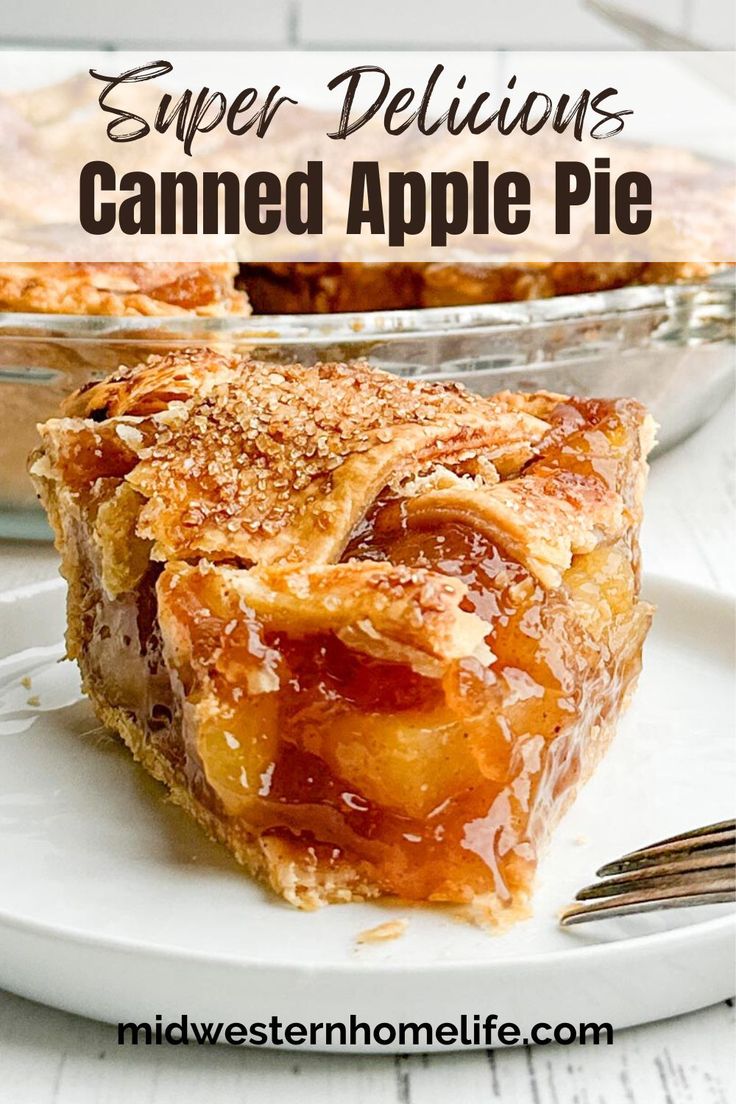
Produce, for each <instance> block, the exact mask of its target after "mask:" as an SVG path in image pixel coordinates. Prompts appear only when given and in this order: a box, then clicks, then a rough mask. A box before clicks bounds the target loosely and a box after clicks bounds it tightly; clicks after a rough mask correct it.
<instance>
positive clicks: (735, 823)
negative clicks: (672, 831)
mask: <svg viewBox="0 0 736 1104" xmlns="http://www.w3.org/2000/svg"><path fill="white" fill-rule="evenodd" d="M716 832H736V820H719V821H718V823H717V824H706V825H705V826H704V827H703V828H691V829H690V831H689V832H680V834H679V835H677V836H668V837H667V839H663V840H657V842H656V843H651V844H650V845H649V846H650V847H659V846H660V845H661V844H663V843H677V842H678V840H689V839H694V838H695V837H696V836H710V835H713V834H715V833H716Z"/></svg>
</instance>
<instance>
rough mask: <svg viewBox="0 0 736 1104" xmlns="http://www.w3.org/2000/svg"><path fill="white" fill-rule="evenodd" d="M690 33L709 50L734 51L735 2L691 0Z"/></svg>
mask: <svg viewBox="0 0 736 1104" xmlns="http://www.w3.org/2000/svg"><path fill="white" fill-rule="evenodd" d="M690 33H691V34H692V36H693V38H694V39H695V40H696V41H697V42H699V43H700V44H701V45H703V46H705V47H706V48H707V49H709V50H733V49H736V0H693V2H692V9H691V12H690Z"/></svg>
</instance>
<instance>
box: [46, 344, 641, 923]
mask: <svg viewBox="0 0 736 1104" xmlns="http://www.w3.org/2000/svg"><path fill="white" fill-rule="evenodd" d="M65 413H66V415H67V416H66V417H61V418H58V419H54V420H52V421H50V422H47V423H46V424H45V425H44V426H42V427H41V437H42V441H43V444H42V447H41V449H40V450H39V451H38V452H37V453H36V454H35V455H34V457H33V458H32V464H31V470H32V474H33V477H34V479H35V481H36V484H37V487H38V490H39V492H40V494H41V497H42V499H43V501H44V503H45V506H46V509H47V511H48V513H49V517H50V518H51V521H52V523H53V525H54V528H55V531H56V539H57V544H58V547H59V549H60V551H61V554H62V557H63V573H64V575H65V577H66V579H67V581H68V584H69V597H68V613H69V628H68V636H67V645H68V653H69V655H70V656H71V657H73V658H74V659H76V660H77V661H78V663H79V665H80V668H81V671H82V676H83V680H84V686H85V689H86V692H87V693H88V694H89V696H90V698H91V700H92V702H93V704H94V706H95V709H96V710H97V713H98V715H99V717H100V718H101V720H102V721H104V722H105V723H106V724H108V725H109V726H111V727H112V728H113V729H115V730H116V732H118V733H119V734H120V736H121V737H122V738H123V740H124V741H125V742H126V744H127V745H128V746H129V748H130V749H131V751H132V752H133V755H134V756H135V757H136V758H137V759H138V760H139V761H140V762H141V763H142V764H143V765H144V767H145V768H146V769H147V770H148V771H150V773H151V774H153V775H154V776H155V777H156V778H158V779H160V780H161V781H162V782H164V783H165V785H166V786H167V787H168V788H169V790H170V792H171V795H172V796H173V798H174V800H175V801H177V802H178V803H179V804H181V805H182V806H184V808H185V809H187V810H188V811H189V812H190V813H191V815H192V816H193V817H194V818H195V819H196V820H197V821H198V822H199V823H200V824H201V825H202V826H203V827H204V828H205V830H206V831H207V832H209V834H210V835H211V836H213V837H214V838H215V839H218V840H220V841H222V842H223V843H224V844H225V845H226V846H227V847H228V848H229V849H230V850H231V851H232V852H233V854H234V855H235V856H236V857H237V858H238V859H239V860H240V861H241V862H242V863H243V864H244V865H245V866H246V867H247V868H248V869H249V870H250V871H251V872H252V873H253V874H255V875H257V876H258V877H260V878H261V879H263V880H264V881H265V882H267V883H268V884H269V885H271V886H272V887H273V889H274V890H276V891H277V892H278V893H280V894H282V895H283V896H284V897H285V898H286V899H287V900H288V901H291V902H292V903H293V904H295V905H299V906H300V907H303V908H311V907H314V906H315V905H318V904H322V903H325V902H330V901H347V900H351V899H352V900H355V899H361V898H366V897H375V896H379V895H396V896H399V897H401V898H404V899H409V900H414V901H443V902H454V903H463V904H468V903H478V902H485V903H488V904H489V905H490V906H492V908H493V909H494V910H496V911H498V912H501V913H503V912H505V914H506V915H507V916H514V915H516V914H518V913H519V912H520V911H522V910H523V909H524V907H525V903H526V900H527V898H528V895H529V890H530V885H531V882H532V878H533V874H534V870H535V866H536V862H537V855H538V853H539V849H540V847H541V846H542V845H543V844H544V842H545V839H546V837H547V836H548V834H549V832H550V830H551V829H552V828H553V826H554V825H555V823H556V821H557V820H558V818H559V817H560V815H561V814H562V812H563V811H564V809H565V808H566V807H567V806H568V804H569V803H570V801H571V800H572V798H573V796H574V794H575V792H576V790H577V789H578V787H579V785H580V784H581V782H582V781H584V780H585V778H586V777H587V776H588V775H589V774H590V772H591V771H592V770H593V768H594V767H595V765H596V763H597V762H598V760H599V758H600V757H601V755H602V754H603V752H604V751H605V749H606V746H607V744H608V742H609V740H610V739H611V736H612V733H613V730H614V727H615V724H616V720H617V718H618V715H619V713H620V711H621V709H622V708H623V706H624V705H625V703H626V701H627V699H628V697H629V694H630V692H631V690H632V687H633V684H634V682H635V679H636V677H637V674H638V672H639V669H640V660H641V649H642V643H643V640H644V637H645V635H646V632H647V628H648V626H649V622H650V618H651V610H650V608H649V607H648V606H647V605H646V604H644V603H643V602H641V601H640V600H639V597H638V592H639V563H638V546H637V533H638V527H639V522H640V518H641V501H642V493H643V488H644V481H645V474H646V453H647V449H648V447H649V445H650V443H651V436H652V432H651V426H652V423H651V420H650V419H649V417H648V416H647V415H646V413H645V411H644V410H643V409H642V407H641V406H640V405H638V404H637V403H636V402H633V401H630V400H617V401H607V400H594V399H575V398H566V397H564V396H561V395H552V394H536V395H511V394H500V395H496V396H493V397H491V398H482V397H480V396H477V395H473V394H470V393H468V392H466V391H465V390H464V389H462V388H461V387H460V386H458V385H456V384H440V383H429V382H414V381H407V380H403V379H399V378H396V377H394V376H391V375H388V374H385V373H383V372H379V371H375V370H372V369H370V368H368V367H366V366H365V365H361V364H318V365H315V366H312V367H303V366H301V365H298V364H293V365H288V366H283V365H279V366H275V365H273V364H270V365H269V364H262V363H254V362H249V361H244V360H238V359H234V358H233V359H229V358H227V357H225V356H222V355H218V354H216V353H214V352H210V351H201V350H200V351H195V352H188V353H183V354H179V353H177V354H173V353H172V354H171V355H169V356H165V357H156V358H151V359H150V360H149V361H147V362H146V363H145V364H143V365H141V366H140V367H138V368H136V369H133V370H125V371H121V372H120V373H119V374H118V375H116V376H114V377H112V378H110V379H109V380H107V381H105V382H103V383H96V384H93V385H90V386H89V387H88V388H86V389H83V390H82V391H81V392H79V393H77V395H75V396H73V397H72V399H71V400H69V401H68V404H67V408H66V411H65Z"/></svg>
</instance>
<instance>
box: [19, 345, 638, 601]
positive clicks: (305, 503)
mask: <svg viewBox="0 0 736 1104" xmlns="http://www.w3.org/2000/svg"><path fill="white" fill-rule="evenodd" d="M65 412H66V413H67V414H68V415H69V417H66V418H62V419H55V420H52V421H51V422H48V423H46V425H45V426H43V427H41V435H42V438H43V441H44V452H45V456H46V461H47V463H49V464H50V465H51V469H52V470H53V469H54V468H56V469H58V470H63V471H64V473H65V475H64V478H65V480H66V481H67V482H69V481H71V482H72V483H73V482H74V479H75V478H76V479H77V480H78V487H79V489H80V490H81V489H82V488H83V486H84V483H85V480H88V481H89V482H94V467H95V465H97V467H98V468H99V469H100V470H99V472H98V475H100V476H102V475H104V474H106V473H105V472H104V471H103V469H104V467H105V463H106V461H105V460H104V457H105V456H107V457H108V458H109V459H108V461H107V462H108V464H109V463H112V464H113V467H114V470H115V473H116V475H118V476H120V477H123V478H124V480H125V484H126V486H127V488H128V490H129V492H133V493H134V495H135V496H138V497H137V501H139V504H140V509H139V512H138V515H137V519H136V536H137V537H138V538H139V539H142V540H145V541H149V542H150V543H151V555H152V557H153V558H154V559H159V560H166V561H172V560H185V561H189V562H195V561H197V560H198V559H199V558H206V559H209V560H212V561H220V562H222V561H225V562H228V561H230V562H236V563H238V564H239V565H240V566H246V567H249V566H253V565H262V566H268V565H279V564H281V565H284V564H286V565H297V564H299V565H308V566H315V565H318V564H328V563H335V562H336V561H338V560H339V559H340V557H341V556H342V554H343V551H344V549H345V547H346V545H347V543H348V541H349V540H350V537H351V534H352V533H353V531H354V529H355V526H356V525H357V524H358V523H359V522H360V521H361V519H362V518H364V517H365V515H366V513H367V512H368V511H369V509H370V508H371V506H372V505H373V503H374V502H375V500H376V498H377V496H378V495H379V494H381V493H387V492H389V493H392V494H395V495H398V496H400V497H403V498H404V499H405V501H406V509H407V511H408V512H409V513H410V514H415V515H416V517H417V520H418V521H419V522H420V523H421V524H422V525H425V526H427V527H430V528H431V526H432V525H433V524H434V523H437V524H440V523H441V522H442V521H443V520H446V519H450V520H452V519H455V520H460V521H463V522H465V523H467V524H468V525H470V526H471V527H475V528H477V529H478V528H480V529H483V530H484V531H485V532H487V533H489V534H490V535H491V537H492V538H493V539H494V540H496V541H497V542H498V544H499V545H500V546H501V547H505V548H506V550H507V551H508V552H509V553H510V554H512V555H513V556H514V557H515V558H517V559H518V560H519V561H520V562H521V563H523V564H524V565H525V566H526V567H527V568H528V569H529V570H530V571H531V572H533V573H534V574H535V575H536V577H537V578H538V579H539V580H540V581H541V582H542V583H543V584H544V585H545V586H548V587H554V586H557V585H559V582H560V579H561V576H562V574H563V573H564V571H565V570H566V568H567V567H569V565H570V563H571V560H572V557H573V556H574V555H575V554H577V553H579V552H587V551H590V550H591V549H592V548H593V547H595V546H596V544H598V543H600V542H601V541H605V540H613V539H617V538H618V537H619V536H620V535H621V534H622V533H623V532H624V531H625V529H626V528H627V527H628V526H630V525H631V524H633V523H634V522H635V521H637V520H638V510H639V497H640V485H641V473H642V469H643V463H644V457H645V454H646V449H647V447H648V443H649V442H648V440H645V439H644V438H645V437H647V436H648V430H647V426H648V422H647V418H646V415H645V412H644V410H643V408H642V407H640V406H639V404H637V403H635V402H632V401H629V400H626V401H624V400H619V401H616V402H600V401H598V402H596V401H595V400H568V399H566V398H565V397H564V396H559V395H552V394H546V393H541V394H537V395H531V396H527V395H511V394H499V395H495V396H492V397H488V398H486V397H482V396H479V395H476V394H472V393H470V392H468V391H466V390H465V389H464V388H463V387H461V386H460V385H458V384H456V383H437V382H427V381H421V380H407V379H402V378H399V377H396V376H393V375H390V374H388V373H385V372H381V371H378V370H375V369H372V368H370V367H368V366H367V365H365V364H360V363H352V364H338V363H332V364H316V365H313V366H311V367H305V366H303V365H298V364H289V365H277V364H273V363H269V364H265V363H259V362H254V361H248V360H245V359H239V358H235V357H227V356H224V355H222V354H219V353H216V352H213V351H208V350H192V351H187V352H177V353H171V354H169V355H168V356H165V357H152V358H150V359H149V360H148V361H147V362H146V363H145V364H142V365H140V366H139V367H137V368H135V369H125V370H122V371H121V372H120V373H118V374H117V375H115V376H113V377H111V378H110V379H108V380H107V381H104V382H102V383H98V384H93V385H90V386H88V387H87V388H86V389H83V390H82V391H81V392H79V393H77V394H76V395H75V396H73V397H72V398H71V399H70V400H69V401H68V402H67V404H66V411H65ZM632 450H633V451H632ZM75 457H76V460H75ZM95 457H103V459H102V460H99V459H98V460H96V459H95ZM112 457H114V461H113V460H112V459H110V458H112ZM90 466H91V467H92V469H93V471H92V473H91V474H90ZM70 472H72V473H73V472H76V475H70V474H69V473H70Z"/></svg>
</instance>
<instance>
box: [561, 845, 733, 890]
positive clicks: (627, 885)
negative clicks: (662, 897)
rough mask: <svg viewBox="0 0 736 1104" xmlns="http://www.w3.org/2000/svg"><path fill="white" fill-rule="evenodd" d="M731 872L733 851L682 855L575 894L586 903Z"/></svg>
mask: <svg viewBox="0 0 736 1104" xmlns="http://www.w3.org/2000/svg"><path fill="white" fill-rule="evenodd" d="M728 870H730V871H732V873H733V874H734V875H736V856H734V854H733V852H729V853H728V854H724V855H720V854H715V855H714V854H712V853H711V852H707V853H706V854H701V855H691V856H683V857H682V858H681V859H680V860H679V861H674V862H663V863H660V864H658V865H650V866H647V867H644V868H643V869H635V870H629V871H627V872H626V873H625V874H620V875H618V876H616V877H612V878H607V879H606V880H605V881H604V882H594V883H593V884H592V885H587V886H584V887H583V888H582V889H581V890H580V892H579V893H577V894H576V895H575V900H576V901H587V900H590V899H592V898H595V897H610V896H612V895H613V894H616V893H622V892H625V891H626V890H628V889H632V890H635V889H648V888H650V887H655V886H660V887H662V888H667V887H668V886H670V885H676V884H678V883H679V882H680V881H681V880H682V879H683V878H684V877H687V876H689V875H693V874H696V873H703V874H704V875H705V874H706V872H713V873H716V872H717V873H718V874H722V873H723V872H725V871H728Z"/></svg>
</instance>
